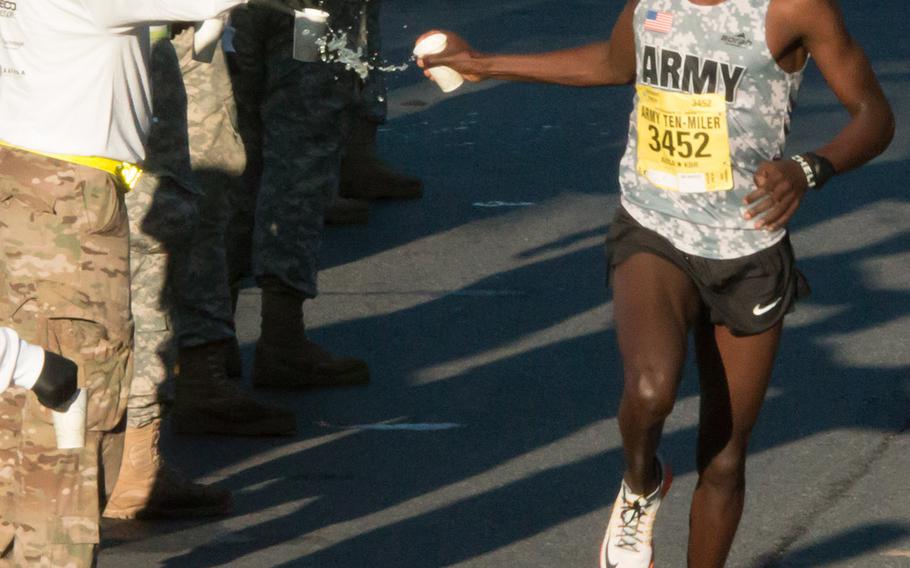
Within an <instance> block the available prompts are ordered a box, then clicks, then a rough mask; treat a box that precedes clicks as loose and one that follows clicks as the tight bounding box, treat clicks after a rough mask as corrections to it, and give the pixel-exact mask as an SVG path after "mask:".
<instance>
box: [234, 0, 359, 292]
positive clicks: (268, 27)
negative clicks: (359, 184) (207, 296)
mask: <svg viewBox="0 0 910 568" xmlns="http://www.w3.org/2000/svg"><path fill="white" fill-rule="evenodd" d="M335 4H337V6H335V7H334V8H331V7H330V8H327V9H328V10H329V11H330V12H331V13H332V14H337V15H338V18H339V19H338V20H337V21H336V24H337V25H338V28H339V29H343V30H349V29H357V26H358V23H357V22H358V19H357V18H358V14H359V13H360V4H359V3H358V2H357V1H346V0H338V1H337V2H335ZM231 18H232V22H233V25H234V27H235V29H236V33H235V35H234V48H235V50H236V56H237V59H236V61H237V70H238V72H237V75H236V77H235V83H234V84H235V94H236V97H237V103H238V114H239V117H238V118H239V123H240V134H241V136H242V137H243V142H244V146H245V147H246V150H247V164H248V166H247V171H246V172H245V173H244V176H245V179H246V180H247V191H248V194H249V195H255V196H256V203H255V215H254V217H255V221H254V228H253V254H252V257H253V275H254V276H255V277H256V279H257V281H258V282H259V283H260V285H261V284H262V282H264V281H266V280H272V279H277V280H278V281H280V282H281V283H282V284H284V285H285V286H288V287H290V288H293V289H295V290H297V291H298V292H300V293H301V294H302V295H303V296H306V297H315V296H316V293H317V273H318V267H319V248H320V244H321V241H322V232H323V223H324V216H325V209H326V207H327V205H328V203H329V201H330V200H331V199H332V197H333V196H334V195H335V194H336V193H337V191H338V186H339V183H340V171H341V158H342V156H343V153H344V146H345V144H346V143H347V141H348V139H349V137H350V132H351V126H352V124H353V116H354V112H355V107H354V105H355V100H356V94H357V85H356V81H357V77H356V76H355V75H354V73H352V72H350V71H346V70H345V69H344V68H343V67H342V66H341V65H337V64H327V63H301V62H299V61H295V60H294V59H293V57H292V56H291V47H290V38H292V37H293V33H292V31H291V30H292V29H293V28H292V25H293V20H291V19H289V18H286V17H285V16H282V15H281V14H277V15H276V13H274V12H272V11H269V10H264V9H261V8H256V7H252V6H250V7H243V8H240V9H238V10H235V11H234V12H233V13H232V16H231ZM285 30H286V31H287V33H285ZM284 37H287V38H288V40H287V41H285V42H282V41H281V38H284ZM270 38H271V39H270Z"/></svg>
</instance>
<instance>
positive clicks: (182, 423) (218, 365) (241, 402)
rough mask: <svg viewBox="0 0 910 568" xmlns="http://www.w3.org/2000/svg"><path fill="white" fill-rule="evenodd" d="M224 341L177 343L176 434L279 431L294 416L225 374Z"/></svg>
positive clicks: (290, 426) (291, 427)
mask: <svg viewBox="0 0 910 568" xmlns="http://www.w3.org/2000/svg"><path fill="white" fill-rule="evenodd" d="M228 350H229V347H228V342H227V341H218V342H213V343H206V344H204V345H199V346H196V347H189V348H182V349H180V352H179V353H178V355H177V373H176V375H177V376H176V378H175V385H176V397H175V401H174V426H175V429H176V431H177V432H178V433H180V434H224V435H228V436H283V435H287V434H293V433H294V431H295V430H296V429H297V421H296V418H295V417H294V413H293V412H291V411H290V410H287V409H284V408H281V407H278V406H272V405H268V404H264V403H262V402H259V401H257V400H256V399H254V398H253V397H251V396H250V395H248V394H247V393H245V392H243V390H242V389H241V388H240V386H239V385H238V384H237V381H232V380H230V379H229V378H228V376H227V371H226V368H227V366H226V363H225V362H226V357H227V352H228Z"/></svg>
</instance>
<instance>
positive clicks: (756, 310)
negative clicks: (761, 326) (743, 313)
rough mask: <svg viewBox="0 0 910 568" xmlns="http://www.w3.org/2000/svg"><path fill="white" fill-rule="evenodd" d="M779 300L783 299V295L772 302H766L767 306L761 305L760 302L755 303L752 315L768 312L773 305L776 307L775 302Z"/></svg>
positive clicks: (777, 302) (761, 314)
mask: <svg viewBox="0 0 910 568" xmlns="http://www.w3.org/2000/svg"><path fill="white" fill-rule="evenodd" d="M781 300H783V297H781V298H778V299H776V300H774V301H773V302H771V303H770V304H768V305H767V306H763V305H761V304H755V307H754V308H752V315H755V316H763V315H765V314H766V313H768V312H770V311H771V310H773V309H774V308H775V307H777V304H779V303H780V301H781Z"/></svg>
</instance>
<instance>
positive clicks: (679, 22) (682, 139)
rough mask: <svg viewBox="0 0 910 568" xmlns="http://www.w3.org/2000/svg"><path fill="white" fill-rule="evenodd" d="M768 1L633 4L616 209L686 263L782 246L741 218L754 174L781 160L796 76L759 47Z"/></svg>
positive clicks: (779, 234) (778, 234) (775, 235)
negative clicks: (630, 76)
mask: <svg viewBox="0 0 910 568" xmlns="http://www.w3.org/2000/svg"><path fill="white" fill-rule="evenodd" d="M770 1H771V0H724V1H723V2H721V3H720V4H717V5H715V6H699V5H696V4H692V3H691V2H690V1H689V0H641V2H639V4H638V6H637V7H636V9H635V16H634V23H633V25H634V30H635V50H636V74H637V77H636V93H635V105H634V108H633V111H632V114H631V116H630V120H629V141H628V145H627V147H626V152H625V155H624V156H623V158H622V161H621V163H620V173H619V183H620V188H621V189H622V204H623V206H624V207H625V208H626V210H627V211H628V212H629V214H630V215H632V217H634V218H635V219H636V220H637V221H638V222H639V223H641V224H642V225H643V226H645V227H647V228H648V229H651V230H653V231H655V232H657V233H658V234H660V235H662V236H663V237H665V238H667V239H668V240H670V242H672V243H673V245H674V246H675V247H676V248H678V249H680V250H681V251H683V252H686V253H688V254H692V255H696V256H701V257H706V258H738V257H742V256H746V255H749V254H752V253H755V252H758V251H760V250H763V249H766V248H768V247H770V246H772V245H773V244H775V243H776V242H778V241H780V240H781V239H782V238H783V237H784V234H785V230H784V229H779V230H777V231H773V232H769V231H765V230H756V229H755V228H754V223H755V220H746V219H744V218H743V212H744V210H745V208H744V205H743V197H745V196H746V195H747V194H749V193H750V192H751V191H753V190H754V189H755V184H754V181H753V175H754V173H755V171H756V169H757V168H758V166H759V164H761V163H762V162H763V161H766V160H773V159H777V158H780V157H781V154H782V152H783V147H784V142H785V140H786V136H787V133H788V131H789V127H790V113H791V112H792V109H793V105H794V104H795V100H796V95H797V92H798V91H799V85H800V83H801V81H802V71H799V72H796V73H787V72H785V71H784V70H782V69H781V68H780V67H779V66H778V65H777V63H776V62H775V60H774V57H773V56H772V54H771V52H770V50H769V48H768V45H767V43H766V41H765V18H766V16H767V13H768V4H769V3H770Z"/></svg>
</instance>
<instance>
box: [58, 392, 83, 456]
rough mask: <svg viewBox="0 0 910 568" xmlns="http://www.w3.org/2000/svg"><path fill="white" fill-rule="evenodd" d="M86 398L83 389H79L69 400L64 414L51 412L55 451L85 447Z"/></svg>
mask: <svg viewBox="0 0 910 568" xmlns="http://www.w3.org/2000/svg"><path fill="white" fill-rule="evenodd" d="M87 405H88V398H87V395H86V390H85V389H79V390H78V391H77V392H76V394H74V395H73V398H71V399H70V403H69V407H68V408H67V409H66V410H65V411H64V412H57V411H56V410H54V411H53V414H54V432H55V433H56V434H57V449H60V450H72V449H75V448H82V447H85V415H86V409H87Z"/></svg>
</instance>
